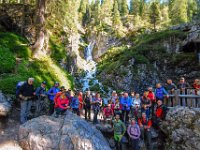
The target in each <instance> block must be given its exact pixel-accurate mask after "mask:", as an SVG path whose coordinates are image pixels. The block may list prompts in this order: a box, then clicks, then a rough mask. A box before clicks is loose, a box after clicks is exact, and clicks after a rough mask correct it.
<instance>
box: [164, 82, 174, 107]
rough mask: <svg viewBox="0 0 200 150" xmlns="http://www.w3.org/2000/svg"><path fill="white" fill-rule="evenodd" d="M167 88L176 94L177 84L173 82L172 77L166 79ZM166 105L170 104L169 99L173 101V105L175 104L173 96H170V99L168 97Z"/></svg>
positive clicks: (170, 92) (169, 91)
mask: <svg viewBox="0 0 200 150" xmlns="http://www.w3.org/2000/svg"><path fill="white" fill-rule="evenodd" d="M165 89H166V90H167V92H168V93H169V94H174V91H175V90H176V89H177V86H176V85H175V84H174V83H173V82H172V79H167V81H166V84H165ZM166 100H167V101H166V103H165V104H166V105H168V103H169V100H170V103H171V107H173V106H174V103H173V98H169V99H166Z"/></svg>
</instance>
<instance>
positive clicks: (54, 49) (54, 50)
mask: <svg viewBox="0 0 200 150" xmlns="http://www.w3.org/2000/svg"><path fill="white" fill-rule="evenodd" d="M49 48H50V49H51V57H52V58H53V59H54V60H56V61H60V60H62V59H63V58H65V57H66V51H65V45H64V44H63V43H61V40H60V39H59V38H58V35H56V36H51V37H50V40H49Z"/></svg>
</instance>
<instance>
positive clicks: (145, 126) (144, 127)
mask: <svg viewBox="0 0 200 150" xmlns="http://www.w3.org/2000/svg"><path fill="white" fill-rule="evenodd" d="M138 124H139V126H140V130H141V133H142V138H143V140H144V142H145V145H146V149H148V150H153V148H152V143H151V131H150V128H151V126H152V121H151V119H148V118H147V116H146V113H142V117H141V118H140V119H138Z"/></svg>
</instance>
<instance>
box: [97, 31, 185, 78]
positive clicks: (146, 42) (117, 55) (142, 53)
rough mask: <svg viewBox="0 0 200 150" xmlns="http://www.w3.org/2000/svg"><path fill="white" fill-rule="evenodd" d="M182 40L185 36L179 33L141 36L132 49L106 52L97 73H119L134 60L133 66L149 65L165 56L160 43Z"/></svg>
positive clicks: (164, 50) (163, 48)
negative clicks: (172, 39) (176, 39)
mask: <svg viewBox="0 0 200 150" xmlns="http://www.w3.org/2000/svg"><path fill="white" fill-rule="evenodd" d="M171 37H173V38H175V37H176V38H179V39H184V38H185V37H186V35H185V34H184V33H183V32H181V31H162V32H155V33H152V34H143V35H140V36H137V37H135V38H134V39H133V41H134V43H135V46H133V47H130V48H128V47H126V46H121V47H113V48H111V49H110V50H109V51H108V52H106V53H105V54H104V55H103V56H102V57H101V60H100V61H99V63H98V70H99V72H98V73H101V72H102V71H104V72H106V73H108V74H110V73H113V72H115V73H117V74H124V73H121V72H120V70H119V68H120V66H126V65H127V62H128V61H129V60H131V59H132V58H134V60H135V64H149V63H150V62H153V61H157V60H160V59H162V58H163V57H164V56H165V55H166V48H165V47H164V46H163V45H161V44H160V43H161V42H163V41H165V40H169V38H171Z"/></svg>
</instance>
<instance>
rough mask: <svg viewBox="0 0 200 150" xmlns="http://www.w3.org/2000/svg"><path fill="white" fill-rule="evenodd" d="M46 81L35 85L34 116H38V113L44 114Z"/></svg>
mask: <svg viewBox="0 0 200 150" xmlns="http://www.w3.org/2000/svg"><path fill="white" fill-rule="evenodd" d="M46 84H47V83H46V81H43V82H42V83H41V86H39V87H37V89H36V91H35V95H36V116H39V115H40V114H45V112H46V110H47V109H48V108H47V106H46V104H45V103H46V101H45V98H46V96H47V95H46V94H47V93H46ZM42 110H43V111H45V112H41V111H42Z"/></svg>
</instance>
